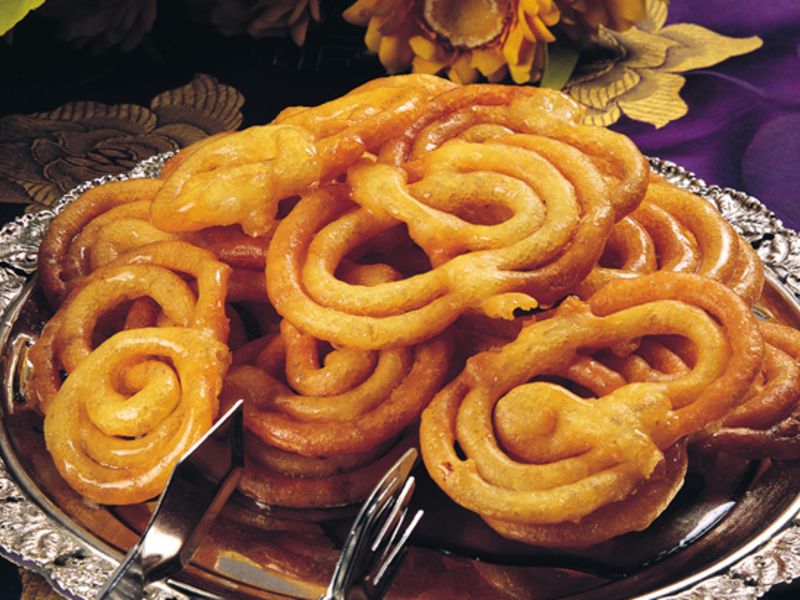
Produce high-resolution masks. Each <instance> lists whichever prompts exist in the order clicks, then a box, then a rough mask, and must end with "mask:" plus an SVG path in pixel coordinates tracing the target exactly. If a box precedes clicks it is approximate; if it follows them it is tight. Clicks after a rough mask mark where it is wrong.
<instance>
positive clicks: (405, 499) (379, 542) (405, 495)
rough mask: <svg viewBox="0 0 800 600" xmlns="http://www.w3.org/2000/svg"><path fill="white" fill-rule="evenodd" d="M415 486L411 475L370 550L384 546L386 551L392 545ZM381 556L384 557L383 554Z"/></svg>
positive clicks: (376, 550) (376, 549)
mask: <svg viewBox="0 0 800 600" xmlns="http://www.w3.org/2000/svg"><path fill="white" fill-rule="evenodd" d="M414 487H415V481H414V478H413V477H409V478H408V479H407V480H406V482H405V484H404V485H403V487H402V489H401V490H400V492H399V494H398V495H397V498H396V500H395V501H394V503H393V505H392V507H391V511H390V513H389V515H388V516H387V517H386V519H385V521H384V523H383V526H382V527H381V529H380V531H379V532H378V535H376V536H375V540H374V541H373V542H372V547H371V548H370V550H372V552H373V553H376V552H378V549H379V548H383V549H384V553H385V550H386V549H387V548H389V546H391V544H392V542H393V541H394V538H395V537H396V535H397V528H398V527H399V525H400V523H401V522H402V521H403V519H404V518H405V514H406V507H407V506H408V503H409V502H410V501H411V494H413V493H414ZM387 535H390V537H389V539H388V541H387V540H386V537H387ZM380 558H381V559H382V558H383V555H382V556H381V557H380Z"/></svg>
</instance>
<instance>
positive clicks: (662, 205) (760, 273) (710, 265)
mask: <svg viewBox="0 0 800 600" xmlns="http://www.w3.org/2000/svg"><path fill="white" fill-rule="evenodd" d="M609 263H610V264H612V265H614V266H615V267H616V268H608V266H607V265H609ZM656 270H664V271H674V272H677V273H698V274H700V275H705V276H706V277H710V278H712V279H716V280H717V281H721V282H723V283H725V284H726V285H728V287H730V288H731V289H733V290H734V291H735V292H736V293H737V294H739V295H740V296H742V298H744V299H745V300H746V301H747V302H748V303H749V304H754V303H755V302H756V300H758V298H759V297H760V295H761V289H762V287H763V285H764V270H763V268H762V266H761V263H760V261H759V259H758V256H756V253H755V251H754V250H753V249H752V247H751V246H750V244H749V243H747V241H746V240H744V239H742V238H740V237H739V236H738V235H737V234H736V232H734V231H733V228H732V227H731V226H730V225H729V224H728V223H726V222H725V220H724V219H723V218H722V216H721V215H720V214H719V213H718V212H717V211H716V210H714V208H713V207H712V206H711V205H710V204H709V203H708V202H706V201H705V200H703V199H702V198H699V197H698V196H695V195H694V194H691V193H689V192H687V191H685V190H681V189H678V188H677V187H675V186H673V185H671V184H669V183H667V182H665V181H663V180H659V179H654V180H653V181H651V183H650V185H649V187H648V188H647V194H646V195H645V198H644V201H643V202H642V204H641V206H639V208H637V209H636V210H635V211H634V212H633V213H631V214H630V215H629V216H628V217H627V218H626V219H624V220H622V221H620V222H619V223H618V224H617V225H616V226H615V228H614V232H613V233H612V235H611V237H610V238H609V243H608V245H607V246H606V251H605V254H604V256H603V258H601V260H600V266H598V267H597V268H595V269H594V271H592V273H591V274H590V275H589V277H588V278H587V279H586V281H584V282H583V283H582V284H581V285H580V286H578V288H577V292H578V294H579V295H581V296H583V297H586V296H589V295H591V293H592V292H593V291H595V290H597V289H598V288H599V287H601V286H602V285H604V284H605V283H606V282H608V281H610V280H612V279H617V278H621V277H631V276H635V274H637V273H652V272H654V271H656Z"/></svg>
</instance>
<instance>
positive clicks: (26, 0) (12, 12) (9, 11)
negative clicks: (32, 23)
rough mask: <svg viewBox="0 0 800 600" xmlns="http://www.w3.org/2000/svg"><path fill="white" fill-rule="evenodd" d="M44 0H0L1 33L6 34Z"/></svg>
mask: <svg viewBox="0 0 800 600" xmlns="http://www.w3.org/2000/svg"><path fill="white" fill-rule="evenodd" d="M42 4H44V0H0V35H5V34H6V33H8V32H9V31H11V28H12V27H14V25H16V24H17V23H19V22H20V21H22V19H23V18H25V15H27V14H28V13H29V12H30V11H32V10H34V9H36V8H39V7H40V6H41V5H42Z"/></svg>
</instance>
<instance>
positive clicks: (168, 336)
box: [44, 327, 229, 504]
mask: <svg viewBox="0 0 800 600" xmlns="http://www.w3.org/2000/svg"><path fill="white" fill-rule="evenodd" d="M228 360H229V359H228V349H227V347H226V346H225V344H224V343H222V342H220V341H218V340H216V339H214V338H213V337H211V336H209V335H208V334H207V333H205V332H203V331H201V330H198V329H191V328H184V327H163V328H160V327H159V328H151V329H135V330H129V331H122V332H120V333H117V334H115V335H114V336H112V337H111V338H109V339H108V340H106V341H105V342H103V343H102V344H101V345H100V346H99V347H98V348H96V349H94V350H93V351H92V352H91V354H89V356H87V357H86V358H85V359H84V360H83V361H81V362H80V364H78V366H77V367H76V368H75V369H74V370H73V371H72V372H71V373H70V375H69V377H67V379H66V381H65V382H64V385H63V386H62V387H61V389H60V390H59V392H58V393H57V394H56V395H55V397H54V398H53V399H52V401H51V402H50V404H49V405H48V407H47V413H46V416H45V421H44V434H45V441H46V443H47V449H48V451H49V452H50V454H51V455H52V457H53V461H54V462H55V464H56V467H57V468H58V470H59V472H60V473H61V475H62V477H64V479H65V480H66V481H67V482H68V483H69V484H70V485H71V486H72V487H73V488H74V489H75V490H76V491H77V492H78V493H80V494H82V495H83V496H85V497H86V498H90V499H92V500H95V501H97V502H102V503H106V504H131V503H135V502H143V501H145V500H148V499H149V498H152V497H153V496H155V495H157V494H158V493H159V492H161V490H162V489H163V487H164V485H165V484H166V482H167V479H168V478H169V475H170V474H171V472H172V468H173V467H174V466H175V463H176V462H177V461H178V459H179V458H181V457H182V456H183V455H184V454H185V453H186V451H187V450H189V448H190V447H191V446H192V444H194V442H196V441H197V439H198V438H199V437H200V436H201V435H202V434H203V433H204V432H205V431H207V430H208V428H209V427H210V426H211V424H212V422H213V420H214V417H215V416H216V414H217V395H218V393H219V390H220V388H221V386H222V375H223V373H224V372H225V370H226V368H227V366H228Z"/></svg>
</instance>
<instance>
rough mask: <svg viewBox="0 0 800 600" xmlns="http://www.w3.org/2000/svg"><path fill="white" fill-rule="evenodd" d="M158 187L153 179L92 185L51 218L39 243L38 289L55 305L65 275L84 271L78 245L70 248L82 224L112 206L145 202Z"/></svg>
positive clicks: (61, 296) (61, 293)
mask: <svg viewBox="0 0 800 600" xmlns="http://www.w3.org/2000/svg"><path fill="white" fill-rule="evenodd" d="M160 187H161V182H160V181H158V180H155V179H129V180H127V181H114V182H111V183H107V184H105V185H101V186H97V187H93V188H91V189H89V190H88V191H87V192H85V193H84V194H83V195H82V196H81V197H80V198H79V199H78V200H77V201H76V202H73V203H72V204H70V205H69V206H67V207H66V208H65V209H64V211H63V212H62V213H61V214H60V215H59V216H58V217H57V218H56V219H54V220H53V222H52V223H51V224H50V227H49V228H48V230H47V235H46V236H45V238H44V240H42V244H41V246H39V263H38V268H39V278H40V280H41V282H42V289H43V290H44V293H45V295H46V296H47V298H48V300H50V302H51V304H53V305H54V306H58V304H59V303H60V302H61V301H62V300H63V299H64V298H65V297H66V295H67V291H68V286H67V282H68V280H69V279H72V278H74V277H75V276H76V274H79V275H86V274H87V270H86V268H85V267H82V266H81V265H80V262H81V261H83V260H85V257H84V256H83V250H82V248H81V247H80V245H79V246H78V247H76V248H74V249H73V248H72V245H73V242H74V241H75V239H76V238H77V237H79V236H80V235H81V233H82V231H83V230H84V228H85V227H86V226H87V225H89V223H90V222H91V221H92V220H94V219H95V218H97V217H99V216H100V215H102V214H104V213H107V212H108V211H109V210H111V209H113V208H114V207H118V206H124V205H127V204H131V203H138V202H139V201H148V202H149V201H150V200H151V199H152V198H153V196H154V195H155V193H156V192H157V191H158V189H159V188H160ZM73 263H78V264H73Z"/></svg>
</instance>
